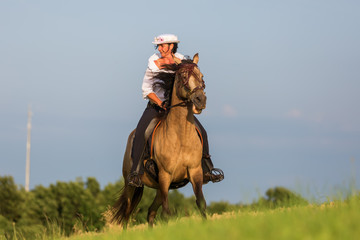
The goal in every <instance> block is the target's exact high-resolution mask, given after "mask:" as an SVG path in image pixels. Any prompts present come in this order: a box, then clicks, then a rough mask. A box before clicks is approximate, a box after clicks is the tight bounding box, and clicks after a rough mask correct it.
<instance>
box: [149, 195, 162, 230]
mask: <svg viewBox="0 0 360 240" xmlns="http://www.w3.org/2000/svg"><path fill="white" fill-rule="evenodd" d="M161 203H162V201H161V193H160V190H157V192H156V196H155V199H154V201H153V203H152V204H151V206H150V207H149V211H148V215H147V221H148V223H149V226H150V227H152V226H153V225H154V219H155V217H156V212H157V210H158V209H159V207H160V206H161Z"/></svg>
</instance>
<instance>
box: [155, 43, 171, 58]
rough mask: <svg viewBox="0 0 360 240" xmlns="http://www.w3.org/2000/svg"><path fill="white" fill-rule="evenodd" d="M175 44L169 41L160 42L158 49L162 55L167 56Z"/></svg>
mask: <svg viewBox="0 0 360 240" xmlns="http://www.w3.org/2000/svg"><path fill="white" fill-rule="evenodd" d="M173 47H174V44H168V43H164V44H159V45H158V51H159V52H160V54H161V57H166V56H168V55H169V54H171V50H172V49H173Z"/></svg>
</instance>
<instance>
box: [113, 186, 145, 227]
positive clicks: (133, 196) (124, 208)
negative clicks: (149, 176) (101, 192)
mask: <svg viewBox="0 0 360 240" xmlns="http://www.w3.org/2000/svg"><path fill="white" fill-rule="evenodd" d="M143 191H144V187H137V188H134V187H130V186H126V185H125V186H124V188H123V189H122V191H121V195H120V197H119V199H118V200H117V201H116V203H115V204H114V206H113V217H112V219H111V222H112V223H114V222H115V223H118V224H123V225H124V226H125V227H126V225H127V222H128V221H129V218H130V216H131V214H132V213H133V212H134V210H135V208H136V206H137V205H138V204H139V202H140V200H141V197H142V194H143Z"/></svg>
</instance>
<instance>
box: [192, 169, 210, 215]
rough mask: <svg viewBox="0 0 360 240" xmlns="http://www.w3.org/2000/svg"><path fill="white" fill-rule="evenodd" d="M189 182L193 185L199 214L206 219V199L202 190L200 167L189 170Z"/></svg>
mask: <svg viewBox="0 0 360 240" xmlns="http://www.w3.org/2000/svg"><path fill="white" fill-rule="evenodd" d="M189 175H190V182H191V184H192V186H193V190H194V193H195V197H196V205H197V206H198V208H199V210H200V213H201V216H202V217H203V218H205V219H206V212H205V210H206V201H205V197H204V194H203V192H202V185H203V174H202V169H201V168H198V169H194V170H189Z"/></svg>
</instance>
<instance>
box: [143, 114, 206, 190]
mask: <svg viewBox="0 0 360 240" xmlns="http://www.w3.org/2000/svg"><path fill="white" fill-rule="evenodd" d="M160 124H161V120H160V119H158V118H154V119H153V120H151V122H150V124H149V126H148V127H147V128H146V131H145V142H146V144H145V147H144V151H143V154H142V158H141V161H142V162H143V165H142V166H143V167H144V170H145V172H146V173H147V174H148V175H149V176H150V177H151V178H152V179H154V180H155V181H156V182H157V183H159V169H158V167H157V165H156V163H155V161H154V156H153V154H154V145H153V144H154V136H155V132H156V130H157V128H158V127H159V126H160ZM195 128H196V131H197V133H198V135H199V138H200V140H201V144H202V145H203V138H202V136H201V132H200V130H199V127H198V126H197V125H196V123H195ZM188 183H189V179H184V180H183V181H181V182H172V183H171V184H170V189H177V188H181V187H183V186H185V185H186V184H188Z"/></svg>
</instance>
